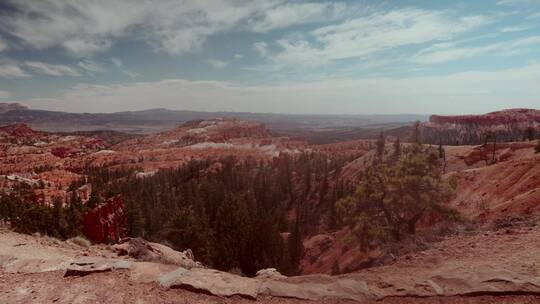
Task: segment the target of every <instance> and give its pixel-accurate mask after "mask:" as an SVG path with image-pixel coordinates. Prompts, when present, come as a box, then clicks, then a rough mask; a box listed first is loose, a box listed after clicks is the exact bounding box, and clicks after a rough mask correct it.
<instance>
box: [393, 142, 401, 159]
mask: <svg viewBox="0 0 540 304" xmlns="http://www.w3.org/2000/svg"><path fill="white" fill-rule="evenodd" d="M400 157H401V142H400V140H399V137H397V138H396V141H395V142H394V153H393V155H392V160H393V161H398V160H399V158H400Z"/></svg>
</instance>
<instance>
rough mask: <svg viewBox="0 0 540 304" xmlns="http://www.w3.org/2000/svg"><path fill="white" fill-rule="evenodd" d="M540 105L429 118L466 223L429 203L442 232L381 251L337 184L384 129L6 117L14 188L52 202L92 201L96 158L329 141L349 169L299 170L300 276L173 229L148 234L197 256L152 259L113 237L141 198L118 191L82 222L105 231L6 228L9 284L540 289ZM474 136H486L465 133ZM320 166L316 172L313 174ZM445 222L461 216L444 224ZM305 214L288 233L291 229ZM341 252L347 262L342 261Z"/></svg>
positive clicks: (272, 162) (247, 294) (226, 294)
mask: <svg viewBox="0 0 540 304" xmlns="http://www.w3.org/2000/svg"><path fill="white" fill-rule="evenodd" d="M13 111H15V113H18V112H17V111H25V109H21V108H20V107H16V106H9V107H4V108H2V111H1V112H2V114H3V115H5V114H6V113H10V112H13ZM539 113H540V111H538V110H532V109H513V110H505V111H499V112H493V113H488V114H486V115H478V116H474V115H468V116H437V115H433V116H431V118H430V119H429V121H428V122H425V123H422V124H421V125H420V128H421V130H422V133H423V135H424V136H425V137H426V141H427V142H428V144H429V143H431V144H434V148H436V145H438V144H439V143H440V144H441V149H443V150H444V160H443V161H444V175H443V176H444V178H446V179H453V180H455V181H456V185H457V189H456V192H455V196H454V197H453V198H452V200H451V201H450V202H449V206H450V207H452V208H454V209H455V210H457V211H458V212H459V213H460V215H461V216H462V217H463V219H464V221H463V223H464V224H459V225H457V226H453V227H444V225H443V224H442V223H438V222H437V221H436V220H434V219H432V218H425V219H423V221H422V222H421V223H420V226H421V228H424V229H423V231H425V232H426V234H421V238H422V239H421V240H418V239H416V240H405V241H404V242H402V243H397V244H394V245H393V246H395V247H396V248H392V249H391V250H389V249H388V248H374V249H372V250H370V251H365V250H360V248H359V247H357V246H355V245H354V244H352V243H351V241H350V240H349V237H348V228H346V227H342V226H339V225H338V224H335V223H333V219H332V213H331V212H332V208H331V207H329V206H327V203H325V202H327V201H331V200H332V198H333V197H334V195H337V194H336V193H340V192H345V193H352V192H353V191H354V187H355V185H356V183H357V182H358V180H359V179H361V178H362V173H363V171H364V170H365V168H366V166H368V165H369V164H370V162H371V161H372V159H373V158H374V155H375V151H374V150H375V147H376V145H377V143H376V140H375V139H354V138H347V139H346V140H342V141H339V142H335V143H329V144H313V143H311V142H309V141H308V140H306V139H305V138H301V137H298V136H287V135H284V134H280V135H278V136H276V134H275V132H274V131H273V129H270V130H269V129H267V127H266V126H265V125H264V124H263V123H260V122H256V121H252V120H248V121H246V120H239V119H233V118H213V119H205V120H192V121H188V122H183V123H181V124H179V125H178V126H176V127H174V128H171V129H169V130H165V131H160V132H153V133H151V134H146V135H136V136H131V135H128V136H125V137H124V136H123V135H122V136H117V137H115V138H116V139H115V140H110V137H107V136H106V134H105V135H104V134H103V133H102V134H100V133H91V132H90V133H73V134H70V133H56V132H49V131H43V130H36V129H34V128H30V127H29V126H28V125H26V124H24V123H22V122H18V123H16V124H9V125H6V126H4V127H1V128H0V190H1V191H2V195H6V196H8V195H11V194H15V193H17V191H20V189H27V190H25V191H29V192H28V193H30V195H28V197H25V199H26V200H27V201H28V202H31V203H33V204H37V205H41V206H49V207H53V205H54V201H55V199H58V198H60V199H61V200H62V201H63V202H64V204H65V205H67V204H68V200H69V199H70V198H73V197H77V198H78V199H80V201H81V203H82V204H88V202H89V201H91V197H92V193H94V194H95V193H96V189H95V188H94V187H96V185H95V184H92V183H91V182H90V180H91V178H92V176H90V175H89V174H88V169H89V168H92V167H95V168H105V169H107V170H112V171H114V170H131V171H128V172H131V173H129V174H131V177H133V178H136V179H138V180H141V181H145V180H147V181H150V180H152V179H157V178H160V176H161V175H160V174H159V173H160V172H163V170H167V169H173V168H179V167H182V166H186V165H189V164H191V163H192V162H196V161H202V162H207V164H208V167H204V170H203V171H202V173H201V174H202V175H209V176H212V175H211V174H213V173H212V172H217V173H216V174H218V175H219V173H220V172H227V171H220V170H222V169H223V168H222V167H223V166H225V165H226V164H227V161H224V158H226V157H231V156H232V157H234V159H235V160H234V163H237V164H242V163H245V164H251V163H254V164H258V163H261V164H262V163H267V164H269V168H278V167H280V166H283V164H284V162H283V157H284V156H285V155H287V156H290V157H291V158H292V159H295V157H298V158H300V159H301V158H302V157H305V155H317V157H320V158H321V159H322V160H323V161H321V163H324V162H327V163H329V164H330V163H332V164H334V165H335V168H337V169H320V170H315V168H313V171H309V172H308V173H305V172H300V171H295V169H292V171H291V177H290V181H291V186H290V187H291V189H290V192H291V197H296V198H297V201H294V200H292V199H290V200H285V201H284V202H285V203H286V204H287V206H285V207H284V208H285V210H286V211H287V212H286V220H287V221H288V222H289V223H293V222H295V221H298V216H299V215H298V214H299V213H300V215H303V216H304V218H305V219H306V221H310V223H309V227H308V228H309V229H308V228H305V230H304V231H303V239H302V240H301V246H302V252H303V254H302V256H301V257H300V259H299V271H300V272H299V273H297V274H296V275H294V276H289V277H287V276H283V275H281V274H279V273H276V272H275V271H271V270H270V271H266V272H263V273H264V275H263V273H261V274H260V275H259V276H256V277H253V278H248V277H245V276H240V275H238V274H231V273H229V272H224V271H217V270H212V269H209V268H208V267H206V266H204V265H203V264H200V263H199V264H196V262H195V261H197V259H198V256H197V255H194V256H193V254H192V253H189V254H188V253H187V251H182V252H180V251H178V250H175V248H169V247H166V246H165V247H166V248H165V247H160V246H164V245H160V244H155V245H152V244H150V245H148V244H146V245H144V246H143V247H144V248H148V250H150V252H151V253H153V254H158V255H160V254H165V253H167V254H171V255H173V256H177V255H180V254H181V253H182V254H184V255H185V257H184V255H182V256H183V257H184V258H182V259H185V260H186V261H187V260H188V257H189V260H190V261H191V262H190V264H189V266H186V265H184V264H181V265H180V264H179V263H176V262H173V263H171V262H170V259H169V260H167V261H165V262H164V261H163V259H152V260H151V261H150V260H147V259H145V258H140V257H139V256H131V255H130V254H129V253H127V252H129V251H130V250H128V249H125V250H124V251H122V250H119V249H114V248H112V247H111V246H106V245H104V244H102V243H104V242H125V241H126V239H125V237H126V236H127V235H126V231H127V228H126V227H125V226H126V223H125V221H126V217H127V216H128V214H127V213H126V211H125V208H126V206H125V205H126V202H124V201H123V199H122V197H120V196H112V197H110V198H107V199H105V200H102V201H101V202H100V203H99V204H98V205H97V206H93V207H92V208H91V209H90V210H89V211H88V212H87V213H86V214H85V215H84V217H83V221H82V223H81V225H82V232H83V234H84V235H85V236H86V238H88V239H89V240H90V241H92V243H93V244H84V243H83V244H82V245H81V244H77V243H74V242H73V241H72V240H71V241H70V240H67V241H61V240H57V239H55V238H52V237H48V236H42V235H37V234H36V235H23V234H19V233H16V232H13V231H11V230H10V229H8V228H5V227H3V228H1V229H0V239H1V245H0V282H1V284H0V296H1V297H2V298H3V299H6V301H7V303H18V302H29V301H34V302H47V301H52V302H57V303H72V302H79V303H94V302H96V301H98V302H99V301H102V300H103V299H113V298H114V299H117V300H118V301H127V302H132V301H135V300H137V299H144V302H145V303H161V302H162V301H164V300H165V299H171V301H172V299H175V300H180V299H189V302H192V303H207V302H216V303H236V302H249V301H253V300H256V301H260V302H263V303H301V302H304V301H321V302H323V303H347V302H349V301H353V302H363V303H371V302H381V303H408V302H411V303H412V302H420V303H421V302H422V301H425V303H429V302H430V301H439V302H440V303H489V302H490V301H494V300H495V299H497V300H501V301H506V303H534V302H535V301H539V300H540V298H539V295H540V276H539V273H540V272H539V271H540V260H538V257H539V256H540V254H539V253H540V247H539V244H540V239H539V237H540V230H539V229H538V227H540V225H538V223H540V222H539V221H540V218H539V216H540V154H538V153H536V152H535V147H536V146H537V141H526V140H523V138H522V137H523V134H524V133H525V132H526V130H527V129H528V128H532V129H533V130H535V132H536V133H535V134H540V130H539V129H540V115H539ZM12 114H13V113H12ZM408 130H409V129H408ZM489 132H492V133H496V134H498V135H497V138H498V140H491V141H489V142H488V143H485V142H484V141H483V140H482V136H484V135H485V134H487V133H489ZM497 132H499V133H497ZM402 133H403V129H402V127H398V128H396V129H391V130H388V131H385V134H386V135H387V137H386V148H385V151H386V152H385V153H386V154H390V153H391V150H392V143H393V142H394V141H395V140H396V139H397V138H398V137H401V138H405V136H402ZM109 135H110V134H109ZM469 141H471V142H474V144H470V145H465V144H466V143H468V142H469ZM456 143H457V145H456ZM408 145H409V143H406V142H404V143H403V147H407V146H408ZM239 166H240V165H239ZM255 167H256V166H255ZM299 168H300V167H299ZM329 168H334V167H329ZM310 170H311V169H310ZM254 172H255V171H254ZM305 176H309V187H307V186H305V185H304V184H303V183H304V182H303V180H302V179H303V178H305ZM131 177H120V178H119V179H128V178H131ZM298 197H301V198H303V199H302V204H303V205H302V206H300V205H297V203H298V200H299V199H298ZM276 203H277V202H276ZM332 203H333V202H332ZM301 212H303V213H301ZM131 216H132V215H131ZM436 229H440V231H445V232H444V233H440V234H438V235H437V236H436V237H431V236H430V233H433V231H435V230H436ZM290 230H291V229H289V232H282V233H281V236H282V237H283V238H284V239H286V238H290V237H291V232H290ZM128 244H130V243H128ZM119 245H122V244H119ZM114 246H117V245H113V247H114ZM192 249H195V248H192ZM194 265H195V266H194ZM334 265H339V269H338V272H337V273H335V271H336V270H335V269H334V268H335V266H334ZM89 268H90V269H89ZM95 269H97V270H95ZM100 269H101V270H100ZM182 269H183V270H182ZM71 273H74V275H71ZM206 281H208V282H212V284H206V283H204V282H206ZM107 282H108V283H107ZM113 282H114V283H113ZM231 282H233V283H231ZM102 283H103V284H102ZM231 284H232V285H231ZM233 285H234V286H243V287H241V288H233V287H232V286H233ZM107 286H109V287H111V288H107ZM61 287H62V290H64V291H60V289H61ZM216 296H217V297H216Z"/></svg>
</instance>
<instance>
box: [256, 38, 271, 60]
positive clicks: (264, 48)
mask: <svg viewBox="0 0 540 304" xmlns="http://www.w3.org/2000/svg"><path fill="white" fill-rule="evenodd" d="M253 50H255V52H257V53H258V54H259V55H261V56H262V57H265V56H266V55H267V54H268V44H267V43H266V42H264V41H259V42H255V43H253Z"/></svg>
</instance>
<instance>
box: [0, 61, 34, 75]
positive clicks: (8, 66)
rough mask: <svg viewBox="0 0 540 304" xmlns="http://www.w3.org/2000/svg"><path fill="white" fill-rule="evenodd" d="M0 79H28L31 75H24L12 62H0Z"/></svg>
mask: <svg viewBox="0 0 540 304" xmlns="http://www.w3.org/2000/svg"><path fill="white" fill-rule="evenodd" d="M0 77H4V78H28V77H32V75H30V74H28V73H26V72H25V71H24V70H23V69H21V68H20V67H19V66H18V65H17V64H15V63H12V62H4V63H3V62H0Z"/></svg>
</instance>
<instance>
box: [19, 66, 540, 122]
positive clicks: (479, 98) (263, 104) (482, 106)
mask: <svg viewBox="0 0 540 304" xmlns="http://www.w3.org/2000/svg"><path fill="white" fill-rule="evenodd" d="M538 79H540V64H538V63H535V64H529V65H527V66H524V67H520V68H513V69H506V70H499V71H478V72H464V73H455V74H451V75H444V76H423V77H409V78H388V77H372V78H361V79H335V80H325V81H313V82H306V83H287V84H282V85H271V86H269V85H267V86H239V85H234V84H231V83H226V82H217V81H188V80H182V79H172V80H163V81H157V82H139V83H131V84H125V85H107V86H104V85H78V86H76V87H74V88H73V89H71V90H69V91H68V92H67V93H66V94H65V95H64V96H63V97H61V98H58V99H31V100H26V101H22V102H23V103H24V104H27V105H30V106H32V107H36V108H46V109H53V110H63V111H75V112H83V111H88V112H102V111H105V112H113V111H122V110H142V109H148V108H155V107H165V108H170V109H183V110H204V111H224V110H225V111H252V112H285V113H327V114H329V113H349V114H353V113H410V112H415V111H416V112H418V111H419V110H418V109H420V111H422V112H424V113H457V112H459V113H463V112H469V113H470V112H473V113H477V112H487V111H492V110H496V109H501V108H503V107H504V108H509V107H532V108H536V107H538V100H540V90H539V89H538ZM415 109H416V110H415Z"/></svg>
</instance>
